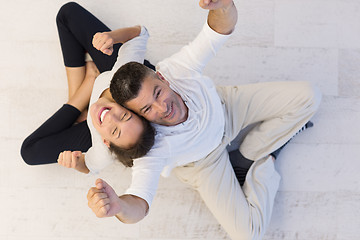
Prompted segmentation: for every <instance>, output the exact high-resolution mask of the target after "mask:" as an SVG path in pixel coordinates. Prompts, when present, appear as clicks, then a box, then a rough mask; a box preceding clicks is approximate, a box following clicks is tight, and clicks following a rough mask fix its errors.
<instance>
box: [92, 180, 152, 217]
mask: <svg viewBox="0 0 360 240" xmlns="http://www.w3.org/2000/svg"><path fill="white" fill-rule="evenodd" d="M95 184H96V187H93V188H90V190H89V192H88V195H87V199H88V205H89V207H90V208H91V210H92V211H93V212H94V213H95V215H96V216H97V217H100V218H102V217H113V216H116V217H117V218H118V219H119V220H120V221H121V222H123V223H137V222H139V221H140V220H141V219H143V218H144V217H145V216H146V213H147V211H148V209H149V206H148V204H147V202H146V201H145V200H144V199H142V198H139V197H137V196H134V195H122V196H120V197H118V195H117V194H116V193H115V191H114V189H113V188H112V187H111V186H110V185H109V184H107V183H106V182H105V181H104V180H102V179H97V180H96V183H95Z"/></svg>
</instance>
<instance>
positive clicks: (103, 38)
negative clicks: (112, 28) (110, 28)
mask: <svg viewBox="0 0 360 240" xmlns="http://www.w3.org/2000/svg"><path fill="white" fill-rule="evenodd" d="M114 43H115V41H114V39H113V37H112V36H111V34H110V32H102V33H101V32H98V33H96V34H95V35H94V37H93V40H92V44H93V46H94V48H96V49H97V50H99V51H101V52H102V53H104V54H106V55H109V56H110V55H111V54H112V53H113V51H114V47H113V46H114Z"/></svg>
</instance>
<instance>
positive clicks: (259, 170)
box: [174, 82, 321, 240]
mask: <svg viewBox="0 0 360 240" xmlns="http://www.w3.org/2000/svg"><path fill="white" fill-rule="evenodd" d="M217 91H218V93H219V96H220V98H221V101H222V103H223V108H224V113H225V132H224V137H223V140H222V143H221V144H220V145H219V146H218V147H217V148H216V149H215V150H214V151H213V152H211V153H210V154H209V155H208V156H207V157H206V158H204V159H201V160H199V161H196V162H193V163H190V164H188V165H185V166H181V167H177V168H175V169H174V172H175V174H176V175H177V177H178V178H179V179H180V180H182V181H183V182H185V183H188V184H190V185H191V186H192V187H193V188H194V189H196V190H197V191H198V192H199V193H200V195H201V197H202V199H203V200H204V202H205V204H206V205H207V207H208V208H209V209H210V211H211V212H212V213H213V215H214V216H215V218H216V219H217V220H218V221H219V223H220V224H221V225H222V226H223V228H224V229H225V230H226V232H227V233H228V234H229V236H230V237H231V238H232V239H246V240H247V239H261V238H262V237H263V235H264V234H265V231H266V228H267V226H268V223H269V221H270V218H271V213H272V209H273V205H274V198H275V195H276V192H277V189H278V186H279V182H280V176H279V174H278V173H277V172H276V170H275V168H274V163H273V161H272V157H270V156H269V154H270V153H271V152H273V151H274V150H276V149H278V148H279V147H281V146H282V145H283V144H284V143H286V142H287V141H288V140H289V139H290V138H291V137H293V136H294V134H295V133H296V132H297V131H298V130H299V129H300V128H302V127H303V126H304V125H305V124H306V123H307V122H308V121H309V120H310V118H311V117H312V116H313V115H314V114H315V112H316V110H317V108H318V107H319V104H320V101H321V93H320V92H319V91H318V90H317V89H316V88H314V87H312V86H311V85H310V84H308V83H307V82H271V83H270V82H269V83H258V84H250V85H241V86H229V87H218V88H217ZM219 114H220V113H219ZM253 123H257V124H256V126H255V127H254V128H253V129H252V130H251V131H250V132H249V133H248V134H247V135H246V137H245V139H244V141H243V142H242V144H241V146H240V152H241V153H242V154H243V155H244V156H245V157H246V158H248V159H251V160H254V161H255V162H254V164H253V165H252V166H251V168H250V170H249V172H248V174H247V176H246V181H245V183H244V186H243V187H242V188H241V187H240V185H239V183H238V181H237V179H236V176H235V174H234V171H233V169H232V166H231V164H230V161H229V155H228V152H227V150H226V146H227V145H228V144H229V143H230V142H231V141H232V140H233V139H234V138H235V137H236V136H237V135H238V133H239V132H240V131H241V130H242V129H243V128H245V127H246V126H248V125H250V124H253Z"/></svg>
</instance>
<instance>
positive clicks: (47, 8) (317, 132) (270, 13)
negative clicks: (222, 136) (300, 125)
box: [0, 0, 360, 240]
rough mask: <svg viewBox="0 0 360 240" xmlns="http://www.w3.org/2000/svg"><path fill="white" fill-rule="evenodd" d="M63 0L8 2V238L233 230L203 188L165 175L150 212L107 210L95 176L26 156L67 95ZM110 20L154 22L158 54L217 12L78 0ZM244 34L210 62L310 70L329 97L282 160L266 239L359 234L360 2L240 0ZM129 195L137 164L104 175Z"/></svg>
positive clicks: (146, 2)
mask: <svg viewBox="0 0 360 240" xmlns="http://www.w3.org/2000/svg"><path fill="white" fill-rule="evenodd" d="M63 3H65V1H62V0H53V1H46V0H32V1H26V0H13V1H5V0H1V2H0V6H1V7H0V9H1V10H0V13H1V14H0V36H1V37H0V53H1V55H0V56H1V57H0V106H1V111H0V112H1V114H0V116H1V118H0V141H1V145H0V156H1V158H0V159H1V160H0V161H1V167H0V239H6V240H7V239H9V240H20V239H21V240H22V239H28V240H33V239H34V240H35V239H36V240H39V239H40V240H42V239H44V240H45V239H46V240H48V239H51V240H57V239H69V240H70V239H80V240H81V239H84V240H85V239H160V238H161V239H171V240H173V239H227V236H226V233H225V232H224V231H223V230H222V228H221V227H220V226H219V224H218V223H217V222H216V220H214V218H213V217H212V215H211V214H210V213H209V212H208V210H207V208H206V207H205V206H204V205H203V203H202V201H201V199H200V198H199V196H198V195H197V193H196V192H194V191H193V190H191V189H189V188H188V187H187V186H185V185H183V184H182V183H180V182H179V181H178V180H177V179H175V178H173V177H172V178H170V179H162V180H161V182H160V187H159V190H158V193H157V196H156V198H155V200H154V203H153V207H152V209H151V212H150V214H149V216H148V217H147V218H146V219H145V220H144V221H142V222H141V223H139V224H135V225H124V224H122V223H120V222H118V221H117V220H116V219H115V218H114V219H113V218H111V219H98V218H96V217H95V215H94V214H93V213H92V212H91V210H90V209H89V208H88V207H87V200H86V193H87V190H88V189H89V188H90V187H91V186H92V184H93V182H94V181H95V179H96V177H94V176H84V175H82V174H79V173H77V172H75V171H73V170H68V169H65V168H62V167H60V166H57V165H49V166H38V167H30V166H27V165H25V163H23V162H22V160H21V157H20V154H19V148H20V145H21V142H22V140H23V139H24V138H25V137H26V136H27V135H28V134H29V133H31V132H32V131H33V130H34V129H35V128H36V127H38V126H39V125H40V124H41V123H42V122H43V121H44V120H45V119H46V118H47V117H48V116H50V115H51V114H52V113H53V112H54V111H56V110H57V109H58V108H59V107H60V106H61V105H62V104H63V103H64V102H65V101H66V97H67V84H66V76H65V71H64V67H63V63H62V56H61V51H60V45H59V42H58V36H57V30H56V25H55V16H56V13H57V10H58V9H59V8H60V6H61V5H62V4H63ZM79 3H81V4H82V5H83V6H84V7H86V8H87V9H88V10H90V11H91V12H93V13H94V14H95V15H96V16H98V17H99V18H100V19H102V20H103V22H104V23H105V24H107V25H108V26H109V27H110V28H117V27H124V26H131V25H135V24H143V25H146V26H147V28H148V29H149V32H150V34H151V39H150V40H149V51H148V54H147V58H148V59H149V60H151V61H152V62H153V63H156V62H157V61H159V60H161V59H163V58H164V57H166V56H169V55H170V54H171V53H174V52H175V51H177V50H178V49H179V48H180V47H181V46H183V45H184V44H186V43H187V42H189V41H191V40H192V39H193V38H194V37H195V36H196V34H197V33H198V32H199V30H200V28H201V27H202V25H203V24H204V22H205V19H206V15H207V12H206V11H205V10H202V9H200V8H199V7H198V2H197V1H196V0H186V1H175V0H166V1H165V0H163V1H160V0H132V1H121V0H97V1H85V0H82V1H79ZM235 3H236V5H237V7H238V12H239V21H238V24H237V28H236V31H235V33H234V35H233V37H232V38H231V39H230V40H229V41H228V42H227V43H226V45H225V46H224V47H223V48H222V50H221V51H220V52H219V54H218V56H217V57H216V58H215V59H213V60H212V61H211V62H210V63H209V65H208V67H207V68H206V70H205V71H206V74H207V75H209V76H211V77H212V78H213V79H214V81H215V82H216V83H217V84H245V83H252V82H262V81H278V80H285V81H294V80H306V81H310V82H313V83H315V84H316V85H318V86H319V87H320V88H321V90H322V92H323V94H324V98H323V103H322V105H321V107H320V110H319V112H318V114H317V115H316V116H315V118H314V123H315V127H314V128H313V129H310V130H307V131H306V132H304V133H302V134H301V135H299V136H298V137H296V139H294V140H293V141H292V142H291V143H290V144H289V145H288V147H287V148H286V149H284V150H283V152H282V154H281V157H280V158H279V159H278V160H277V163H276V165H277V169H278V170H279V172H280V173H281V175H282V177H283V179H282V182H281V186H280V190H279V193H278V195H277V198H276V203H275V207H274V212H273V217H272V221H271V224H270V226H269V229H268V231H267V234H266V237H265V239H289V240H290V239H304V240H308V239H331V240H333V239H343V240H352V239H353V240H355V239H359V238H360V230H359V226H360V218H359V217H358V216H359V215H360V174H358V172H359V169H360V157H359V156H360V150H359V149H360V127H359V126H358V124H359V122H360V121H359V120H360V97H359V96H360V93H359V92H360V68H359V65H360V1H357V0H251V1H250V0H247V1H245V0H235ZM100 176H101V177H102V178H104V179H106V180H107V181H108V182H109V183H111V184H112V185H113V186H114V187H115V189H116V190H117V192H118V193H121V192H122V191H124V189H126V187H127V185H128V184H129V181H130V171H129V170H124V168H123V167H122V166H120V165H115V166H111V167H109V168H107V169H106V170H105V171H104V172H103V173H102V174H101V175H100Z"/></svg>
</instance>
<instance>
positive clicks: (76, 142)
mask: <svg viewBox="0 0 360 240" xmlns="http://www.w3.org/2000/svg"><path fill="white" fill-rule="evenodd" d="M79 115H80V111H79V110H78V109H76V108H75V107H73V106H71V105H68V104H65V105H64V106H62V107H61V108H60V109H59V110H58V111H57V112H56V113H55V114H54V115H53V116H51V117H50V118H49V119H48V120H47V121H46V122H45V123H43V124H42V125H41V126H40V127H39V128H38V129H37V130H35V131H34V132H33V133H32V134H31V135H30V136H28V137H27V138H26V139H25V140H24V142H23V144H22V146H21V156H22V158H23V159H24V161H25V162H26V163H27V164H29V165H39V164H48V163H56V161H57V158H58V156H59V154H60V152H62V151H67V150H70V151H82V152H86V151H87V150H88V149H89V148H90V147H91V145H92V143H91V135H90V131H89V128H88V126H87V122H86V121H84V122H81V123H79V124H76V125H73V124H74V123H75V121H76V119H77V118H78V117H79Z"/></svg>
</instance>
